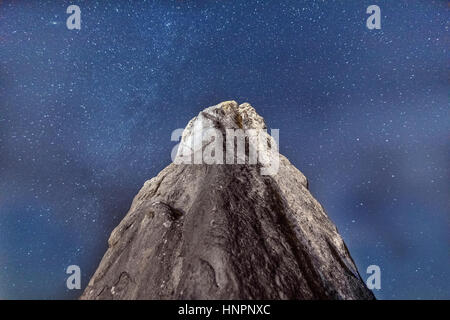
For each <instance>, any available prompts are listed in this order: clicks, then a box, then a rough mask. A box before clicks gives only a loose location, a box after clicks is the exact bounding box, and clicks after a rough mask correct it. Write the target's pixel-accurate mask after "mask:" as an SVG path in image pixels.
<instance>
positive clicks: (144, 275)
mask: <svg viewBox="0 0 450 320" xmlns="http://www.w3.org/2000/svg"><path fill="white" fill-rule="evenodd" d="M208 127H213V128H218V129H219V130H221V131H223V130H224V129H227V128H235V129H265V128H266V124H265V123H264V119H263V118H262V117H261V116H259V115H258V114H257V113H256V111H255V109H254V108H253V107H251V106H250V105H249V104H247V103H244V104H241V105H238V104H237V103H236V102H234V101H227V102H223V103H220V104H218V105H216V106H212V107H209V108H207V109H205V110H203V111H202V112H200V114H199V115H198V116H197V117H195V118H194V119H192V120H191V121H190V122H189V123H188V125H187V127H186V128H185V130H184V132H183V136H182V139H181V141H182V142H181V144H180V147H179V148H178V154H177V155H176V159H180V157H182V156H185V154H184V155H181V151H180V150H182V149H183V143H185V144H187V145H188V142H189V141H191V142H192V141H194V140H195V139H196V138H195V137H194V136H195V134H194V133H195V132H196V131H198V130H201V129H205V128H208ZM265 138H267V143H268V144H273V143H274V141H273V140H271V138H270V136H266V137H265ZM200 139H201V143H202V144H205V143H210V142H211V139H209V138H207V139H206V138H200ZM197 140H198V139H197ZM197 142H198V141H197ZM251 143H252V141H247V143H246V144H247V147H248V144H251ZM258 143H261V141H260V142H258ZM262 143H265V142H262ZM272 146H273V145H272ZM203 147H204V145H203ZM224 147H225V144H224ZM274 150H276V149H273V148H272V149H271V150H269V151H268V152H269V155H268V157H269V159H270V158H271V157H273V156H274V154H275V151H274ZM191 151H193V153H195V152H196V150H194V149H191ZM276 155H277V156H278V157H279V166H278V168H277V172H276V173H275V174H271V175H264V174H262V173H261V170H260V169H261V166H264V165H259V164H217V163H213V164H205V163H203V164H186V163H179V164H177V162H180V161H174V163H171V164H170V165H169V166H167V167H166V168H165V169H164V170H162V171H161V172H160V173H159V174H158V175H157V176H156V177H154V178H152V179H151V180H149V181H147V182H146V183H145V184H144V186H143V187H142V189H141V190H140V191H139V193H138V194H137V195H136V197H135V198H134V200H133V203H132V205H131V208H130V210H129V212H128V213H127V215H126V216H125V218H124V219H123V220H122V222H121V223H120V224H119V225H118V226H117V227H116V228H115V229H114V231H113V232H112V234H111V236H110V238H109V241H108V244H109V248H108V250H107V252H106V254H105V255H104V257H103V259H102V261H101V263H100V265H99V267H98V269H97V271H96V272H95V274H94V276H93V277H92V279H91V280H90V282H89V285H88V286H87V287H86V289H85V291H84V293H83V295H82V296H81V299H374V296H373V294H372V292H371V291H370V290H368V289H367V288H366V286H365V284H364V282H363V281H362V279H361V277H360V275H359V274H358V270H357V268H356V266H355V263H354V262H353V260H352V258H351V257H350V254H349V252H348V250H347V247H346V246H345V244H344V242H343V240H342V238H341V237H340V235H339V234H338V231H337V229H336V227H335V225H334V224H333V223H332V222H331V221H330V220H329V218H328V217H327V215H326V213H325V212H324V209H323V208H322V206H321V205H320V204H319V203H318V202H317V201H316V200H315V199H314V197H313V196H312V195H311V194H310V192H309V191H308V183H307V180H306V178H305V176H304V175H303V174H302V173H301V172H300V171H299V170H298V169H296V168H295V167H294V166H293V165H292V164H291V163H290V162H289V160H287V159H286V158H285V157H283V156H282V155H280V154H278V152H276Z"/></svg>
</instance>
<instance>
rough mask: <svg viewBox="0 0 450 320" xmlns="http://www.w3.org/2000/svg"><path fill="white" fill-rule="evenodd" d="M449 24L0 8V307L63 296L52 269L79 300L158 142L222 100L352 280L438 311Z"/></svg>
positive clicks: (389, 15) (448, 172)
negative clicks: (432, 303) (334, 247)
mask: <svg viewBox="0 0 450 320" xmlns="http://www.w3.org/2000/svg"><path fill="white" fill-rule="evenodd" d="M161 3H164V4H161ZM70 4H77V5H79V6H80V8H81V18H82V25H81V30H79V31H76V30H72V31H70V30H68V29H67V28H66V23H65V22H66V18H67V17H68V15H67V14H66V8H67V6H69V5H70ZM371 4H377V5H379V6H380V8H381V14H382V22H381V23H382V29H381V30H368V29H367V28H366V25H365V20H366V19H367V17H368V15H367V14H366V8H367V7H368V6H369V5H371ZM449 18H450V13H449V8H448V6H447V1H430V0H428V1H418V0H417V1H413V0H403V1H402V0H398V1H378V0H377V1H372V0H371V1H365V0H364V1H361V0H358V1H356V0H355V1H344V0H340V1H332V0H327V1H312V0H308V1H300V0H296V1H250V0H246V1H231V0H230V1H158V2H157V1H137V0H136V1H123V0H122V1H74V2H72V1H1V2H0V298H75V297H78V296H79V295H80V293H81V292H80V291H68V290H67V289H66V288H65V279H66V277H67V275H66V274H65V270H66V268H67V266H69V265H71V264H76V265H79V266H80V267H81V270H82V276H83V278H82V286H83V287H84V286H85V285H86V284H87V281H88V279H89V278H90V276H91V275H92V273H93V272H94V270H95V269H96V267H97V265H98V263H99V261H100V259H101V257H102V255H103V253H104V252H105V250H106V246H107V243H106V241H107V238H108V237H109V234H110V232H111V231H112V229H113V228H114V227H115V226H116V225H117V224H118V223H119V221H120V220H121V219H122V217H123V216H124V215H125V213H126V212H127V210H128V208H129V205H130V204H131V200H132V198H133V196H134V195H135V194H136V193H137V191H138V190H139V189H140V187H141V186H142V184H143V183H144V181H145V180H147V179H150V178H151V177H153V176H155V175H156V174H157V173H158V172H159V171H160V170H161V169H162V168H164V167H165V166H166V165H167V164H169V162H170V152H171V149H172V148H173V146H174V142H171V141H170V134H171V132H172V131H173V130H174V129H176V128H180V127H184V126H185V125H186V123H187V122H188V120H189V119H191V118H192V117H193V116H194V115H196V114H197V113H198V112H199V111H200V110H201V109H203V108H204V107H207V106H210V105H213V104H216V103H218V102H220V101H223V100H231V99H234V100H236V101H238V102H240V103H242V102H250V103H251V104H252V105H253V106H254V107H255V108H256V110H257V111H258V112H259V113H260V114H261V115H262V116H263V117H264V118H265V119H266V122H267V124H268V126H269V127H270V128H279V129H280V149H281V152H282V153H283V154H285V155H286V156H287V157H288V158H289V159H290V160H291V162H292V163H293V164H294V165H296V166H297V167H298V168H299V169H300V170H302V171H303V172H304V173H305V175H306V176H307V177H308V178H309V181H310V188H311V191H312V192H313V194H314V195H315V196H316V197H317V198H318V200H319V201H320V202H321V203H322V204H323V205H324V207H325V209H326V210H327V213H328V215H329V216H330V217H331V219H332V220H333V221H334V222H335V223H336V225H337V227H338V229H339V231H340V233H341V234H342V236H343V237H344V239H345V241H346V243H347V245H348V247H349V249H350V252H351V254H352V256H353V258H354V259H355V261H356V263H357V265H358V268H359V271H360V273H361V275H362V277H363V278H364V279H366V278H367V275H366V273H365V270H366V268H367V266H369V265H371V264H377V265H379V266H380V267H381V271H382V284H381V285H382V289H381V290H380V291H376V292H375V294H376V296H377V297H378V298H382V299H397V298H408V299H420V298H422V299H424V298H429V299H435V298H447V299H449V298H450V273H449V270H450V253H449V252H450V250H449V249H450V248H449V247H450V233H449V230H450V228H449V227H450V201H449V199H450V139H449V137H450V104H449V92H450V90H449V89H450V86H449V82H448V71H449V61H450V60H449V53H448V43H449V42H448V41H449V37H448V31H449V30H448V28H449V24H448V21H450V19H449Z"/></svg>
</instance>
